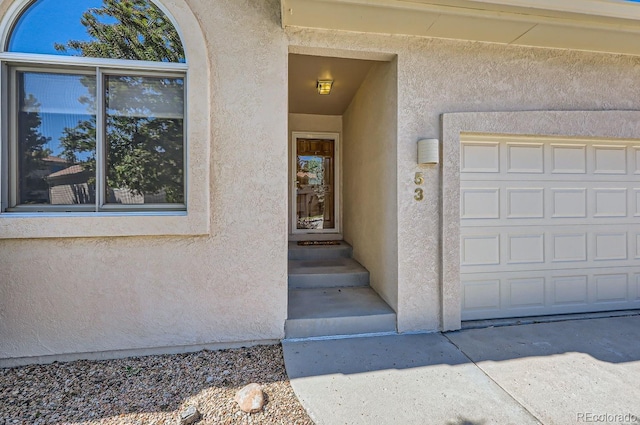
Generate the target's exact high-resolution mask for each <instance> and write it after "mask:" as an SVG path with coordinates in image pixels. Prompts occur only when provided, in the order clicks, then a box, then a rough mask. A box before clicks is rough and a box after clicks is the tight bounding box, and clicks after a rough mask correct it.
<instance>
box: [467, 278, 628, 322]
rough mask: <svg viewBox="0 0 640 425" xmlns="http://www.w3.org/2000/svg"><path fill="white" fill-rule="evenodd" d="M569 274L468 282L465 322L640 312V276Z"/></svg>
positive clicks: (471, 280) (468, 279) (485, 279)
mask: <svg viewBox="0 0 640 425" xmlns="http://www.w3.org/2000/svg"><path fill="white" fill-rule="evenodd" d="M626 270H627V272H625V271H624V269H623V270H622V271H620V270H615V271H611V270H609V271H603V270H596V271H589V272H588V273H585V272H584V271H583V269H575V270H573V269H568V270H556V271H538V272H511V273H486V274H476V275H474V276H465V280H463V282H462V288H463V291H462V299H463V311H462V319H463V320H478V319H486V318H505V317H523V316H535V315H545V314H566V313H577V312H595V311H611V310H627V309H638V308H640V297H639V296H638V291H639V290H640V273H635V272H634V271H633V270H635V269H633V268H627V269H626Z"/></svg>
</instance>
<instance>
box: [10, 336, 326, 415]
mask: <svg viewBox="0 0 640 425" xmlns="http://www.w3.org/2000/svg"><path fill="white" fill-rule="evenodd" d="M252 382H255V383H258V384H260V385H261V386H262V389H263V392H264V394H265V396H266V404H265V406H264V408H263V410H262V411H261V412H258V413H254V414H248V413H244V412H242V411H241V410H240V408H239V407H238V404H237V403H236V402H235V401H234V396H235V394H236V392H237V391H238V390H239V389H240V388H242V387H243V386H245V385H247V384H249V383H252ZM189 406H195V407H196V408H197V409H198V411H199V412H200V414H201V419H200V420H199V421H198V422H197V424H287V425H289V424H311V425H312V424H313V422H312V421H311V419H309V416H308V415H307V414H306V412H305V410H304V409H303V408H302V406H301V405H300V403H299V402H298V399H297V398H296V396H295V394H294V393H293V390H292V389H291V385H290V384H289V381H288V378H287V375H286V372H285V369H284V361H283V358H282V347H280V346H279V345H272V346H255V347H249V348H240V349H230V350H220V351H201V352H198V353H192V354H178V355H163V356H147V357H134V358H127V359H119V360H107V361H85V360H82V361H75V362H70V363H53V364H49V365H33V366H25V367H18V368H10V369H0V425H13V424H25V425H26V424H28V425H37V424H60V425H62V424H74V425H76V424H78V425H79V424H87V425H88V424H91V425H94V424H95V425H98V424H99V425H107V424H108V425H111V424H118V425H121V424H122V425H169V424H170V425H176V424H179V422H180V412H181V411H184V410H185V409H186V408H187V407H189Z"/></svg>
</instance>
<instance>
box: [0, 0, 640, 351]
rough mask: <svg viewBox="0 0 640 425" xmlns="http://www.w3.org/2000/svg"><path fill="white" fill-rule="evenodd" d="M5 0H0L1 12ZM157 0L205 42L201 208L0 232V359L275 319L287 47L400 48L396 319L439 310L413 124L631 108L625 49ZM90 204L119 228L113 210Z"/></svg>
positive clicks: (435, 176)
mask: <svg viewBox="0 0 640 425" xmlns="http://www.w3.org/2000/svg"><path fill="white" fill-rule="evenodd" d="M9 2H10V1H9V0H2V1H1V2H0V14H4V13H5V12H6V9H7V7H8V4H9ZM164 5H165V7H166V9H167V10H168V11H169V12H171V13H172V14H173V15H174V17H175V18H176V21H177V22H178V24H179V25H180V26H181V29H182V32H183V35H184V37H185V41H186V42H187V50H188V51H189V49H191V51H190V52H189V53H188V58H189V56H190V57H192V58H193V60H194V61H196V62H197V59H196V58H195V57H194V56H193V55H197V57H198V58H204V59H205V62H204V68H205V69H206V73H205V78H201V79H193V80H192V81H190V87H189V90H190V92H189V93H195V96H196V97H198V95H199V96H203V97H205V98H208V99H210V101H209V102H208V103H209V107H208V108H204V109H201V110H199V111H198V110H193V108H192V109H190V111H189V117H190V118H189V119H190V125H195V126H196V128H200V129H202V128H205V129H206V130H207V131H205V132H195V133H194V134H195V136H196V137H197V140H192V142H193V143H196V144H197V143H203V142H204V143H203V145H204V146H205V148H204V149H203V150H202V152H201V154H202V155H203V157H204V160H202V161H200V162H198V161H196V163H195V164H194V165H195V166H197V167H202V168H203V169H204V171H203V170H201V171H200V172H199V174H198V175H199V176H200V178H202V177H203V176H204V177H205V178H206V180H205V182H206V183H207V184H206V185H205V187H200V189H199V192H198V193H200V194H203V193H204V194H205V195H206V196H205V200H206V202H205V204H206V205H205V206H201V207H202V208H200V211H201V212H202V211H205V209H204V208H205V207H206V213H207V214H208V220H209V221H208V226H204V227H205V229H204V231H203V230H202V229H201V227H198V230H193V231H192V230H189V228H188V226H187V229H186V230H185V232H184V233H185V235H182V236H130V237H120V236H114V237H94V238H78V237H63V236H69V235H71V234H69V235H62V234H61V235H60V237H53V238H48V239H38V238H36V237H35V236H34V237H33V238H31V239H22V240H17V239H2V240H0V270H1V273H0V359H6V358H11V357H13V358H16V357H17V358H20V357H28V356H42V355H50V354H60V353H77V352H93V351H107V350H128V349H133V350H137V349H141V350H144V349H148V348H151V347H169V346H185V345H198V344H207V343H216V342H222V343H225V342H226V343H231V342H237V341H248V340H273V339H277V338H280V337H282V336H283V328H284V320H285V318H286V307H287V295H286V281H287V279H286V273H287V269H286V256H287V253H286V241H287V233H288V232H287V218H288V208H287V203H286V202H285V200H286V199H287V193H288V190H287V186H288V185H287V180H288V171H287V170H288V155H287V145H288V140H289V135H288V131H287V121H288V116H287V115H288V114H287V66H286V64H287V54H288V52H289V51H291V52H295V53H307V54H323V55H327V54H328V55H337V56H344V57H359V58H368V59H388V58H389V57H393V56H394V55H397V77H398V78H397V102H398V107H397V129H398V130H397V147H396V153H397V155H396V157H397V162H396V165H397V168H396V173H397V175H396V179H397V187H396V191H397V244H398V254H397V258H398V276H397V282H398V288H397V309H398V329H399V330H400V331H413V330H435V329H438V328H439V327H440V326H441V322H442V317H441V304H442V301H441V298H442V293H441V290H440V287H441V257H442V255H441V249H442V246H441V235H442V232H443V231H441V224H442V219H441V210H442V206H441V205H442V202H441V201H442V194H441V189H440V187H441V167H439V166H438V167H433V166H424V167H421V166H418V165H417V164H416V141H417V140H418V139H420V138H424V137H439V136H440V133H441V128H440V123H439V117H440V115H441V114H443V113H446V112H465V111H476V112H483V111H522V110H615V109H636V110H637V109H640V84H638V81H640V58H637V57H625V56H615V55H606V54H592V53H583V52H572V51H562V50H545V49H534V48H523V47H513V46H502V45H492V44H482V43H473V42H456V41H447V40H437V39H426V38H418V37H407V36H388V35H373V34H359V33H351V32H344V33H341V32H334V31H319V30H304V29H295V28H290V29H287V30H283V29H282V28H281V27H280V20H279V7H280V5H279V2H278V1H277V0H265V1H257V2H254V1H248V0H242V1H237V0H171V1H169V0H167V1H165V2H164ZM189 40H192V41H193V44H191V42H190V41H189ZM199 45H202V46H203V47H202V49H200V50H199V48H198V46H199ZM189 46H193V47H189ZM194 102H195V100H194ZM191 106H192V105H191ZM203 123H207V124H208V125H204V127H203ZM190 131H191V130H190ZM191 159H193V160H196V158H195V157H192V158H191ZM416 171H423V172H424V174H425V184H424V186H423V188H424V189H425V199H424V201H422V202H417V201H415V200H414V199H413V194H414V189H415V184H414V182H413V178H414V174H415V172H416ZM196 183H197V182H196ZM206 186H208V188H207V187H206ZM6 220H12V221H10V222H9V221H6ZM19 220H21V219H17V218H6V217H4V216H3V217H0V221H1V222H2V226H0V228H1V229H5V231H7V232H9V231H13V229H15V226H17V225H19V223H18V221H19ZM141 220H145V219H144V218H143V219H141ZM79 221H84V220H79ZM93 221H94V222H99V224H100V225H102V224H101V223H103V222H104V223H107V227H108V230H110V231H114V232H115V233H116V234H117V233H118V228H119V226H120V225H121V224H122V221H121V220H118V219H115V218H109V219H105V220H93ZM149 221H151V222H153V225H152V226H150V227H149V229H148V230H149V233H150V234H161V233H162V232H163V231H166V228H167V227H166V226H167V223H166V222H164V221H162V220H156V221H153V220H151V219H149ZM141 222H142V221H141ZM7 223H11V224H7ZM28 223H31V224H29V225H25V226H26V227H24V228H25V231H29V232H32V233H31V234H33V235H36V236H37V234H38V231H42V232H48V231H50V230H51V228H52V226H53V227H55V226H56V223H55V220H54V221H51V220H49V219H39V218H38V219H36V220H35V221H33V220H32V221H30V222H28ZM33 223H36V224H33ZM67 224H69V223H67ZM69 225H70V224H69ZM122 225H124V226H125V227H126V228H127V229H130V228H131V222H129V223H124V224H122ZM3 226H4V227H3ZM33 226H36V227H35V228H34V227H33ZM38 226H39V227H38ZM85 226H86V225H85ZM69 229H71V227H70V228H69ZM69 229H67V230H69ZM114 229H115V230H114ZM446 231H447V229H444V232H446ZM169 233H170V232H169ZM189 233H197V234H199V235H192V236H189V235H188V234H189ZM120 234H126V232H124V231H122V232H120ZM2 236H3V235H0V237H2ZM4 236H6V235H4ZM49 236H51V235H49ZM0 362H1V360H0Z"/></svg>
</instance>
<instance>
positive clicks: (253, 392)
mask: <svg viewBox="0 0 640 425" xmlns="http://www.w3.org/2000/svg"><path fill="white" fill-rule="evenodd" d="M235 401H236V403H238V405H239V406H240V409H242V411H243V412H247V413H256V412H259V411H260V410H262V407H263V406H264V393H263V392H262V387H261V386H260V385H258V384H255V383H253V384H249V385H246V386H244V387H243V388H241V389H240V390H239V391H238V392H237V393H236V397H235Z"/></svg>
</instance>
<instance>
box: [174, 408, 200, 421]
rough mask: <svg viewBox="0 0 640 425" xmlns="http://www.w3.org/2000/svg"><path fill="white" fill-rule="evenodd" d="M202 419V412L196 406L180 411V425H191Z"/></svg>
mask: <svg viewBox="0 0 640 425" xmlns="http://www.w3.org/2000/svg"><path fill="white" fill-rule="evenodd" d="M199 419H200V412H198V409H196V408H195V406H187V407H186V408H184V409H182V410H181V411H180V419H179V421H178V424H179V425H191V424H194V423H196V422H197V421H198V420H199Z"/></svg>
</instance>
